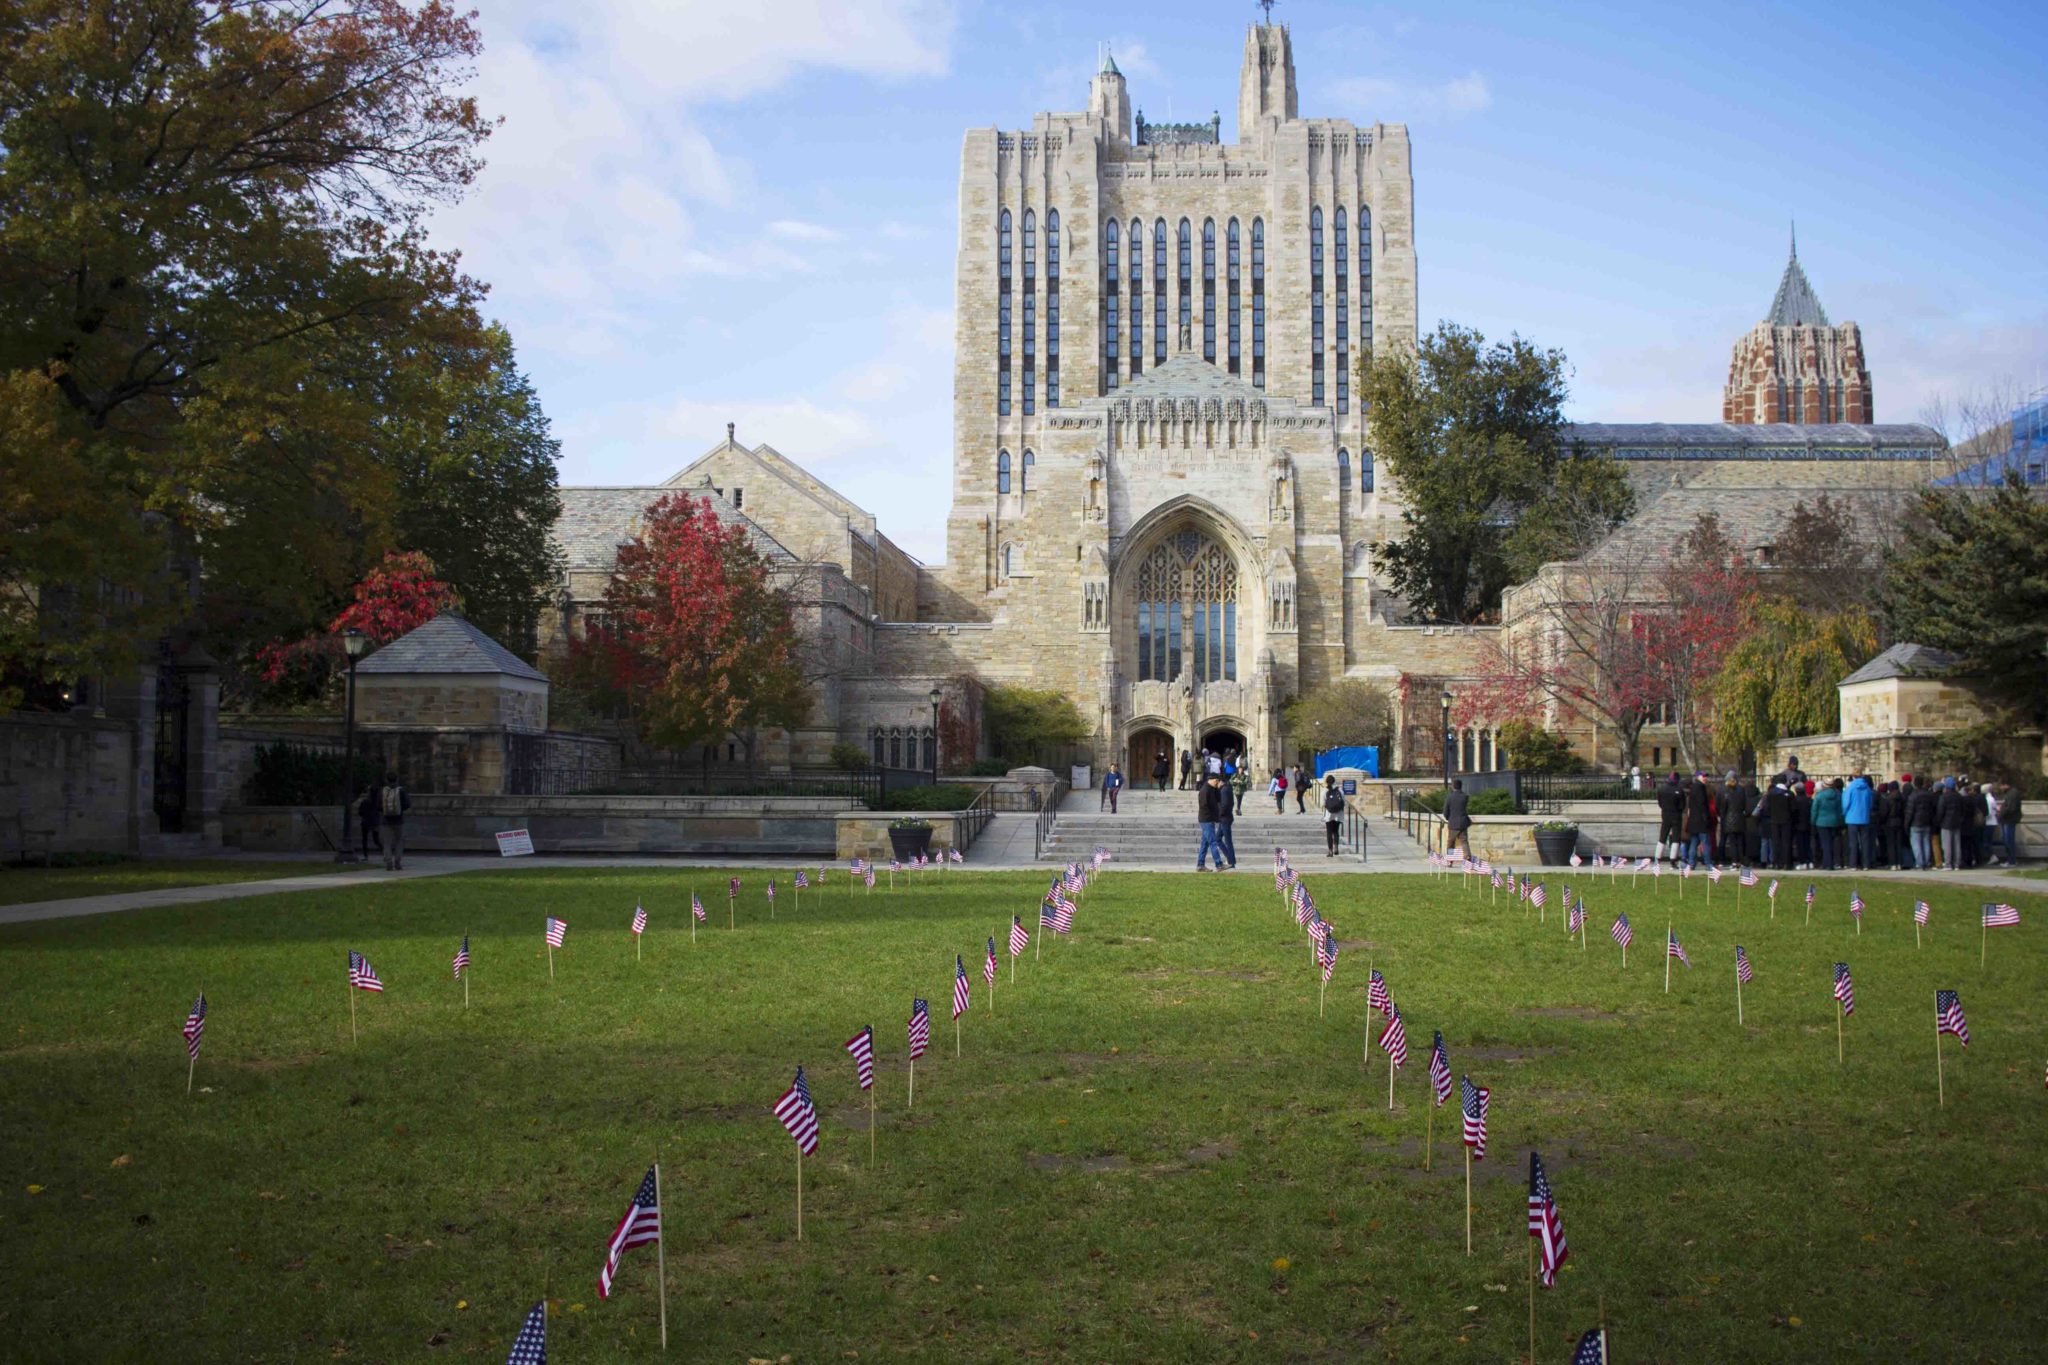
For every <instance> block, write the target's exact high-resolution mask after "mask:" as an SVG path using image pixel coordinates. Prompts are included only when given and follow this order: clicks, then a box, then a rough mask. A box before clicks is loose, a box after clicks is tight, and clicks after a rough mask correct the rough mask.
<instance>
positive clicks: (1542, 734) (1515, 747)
mask: <svg viewBox="0 0 2048 1365" xmlns="http://www.w3.org/2000/svg"><path fill="white" fill-rule="evenodd" d="M1499 738H1500V747H1501V748H1502V749H1503V750H1504V751H1506V753H1507V757H1508V764H1509V766H1510V767H1512V768H1514V769H1515V771H1517V772H1521V773H1528V774H1530V775H1532V776H1536V775H1541V774H1543V773H1575V772H1580V771H1583V770H1584V768H1585V766H1586V761H1585V760H1584V759H1582V758H1580V757H1579V756H1578V754H1577V753H1576V752H1574V751H1573V749H1572V746H1571V744H1570V742H1569V741H1567V740H1566V739H1565V738H1564V737H1563V736H1561V735H1553V734H1552V733H1550V731H1548V730H1546V729H1544V728H1543V727H1542V726H1540V725H1537V724H1535V723H1534V722H1532V721H1526V720H1511V721H1509V722H1508V723H1507V724H1506V725H1503V726H1501V727H1500V736H1499Z"/></svg>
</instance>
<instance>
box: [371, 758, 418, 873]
mask: <svg viewBox="0 0 2048 1365" xmlns="http://www.w3.org/2000/svg"><path fill="white" fill-rule="evenodd" d="M411 809H412V793H411V792H409V791H407V790H406V789H405V788H404V786H402V785H401V784H400V783H399V781H398V772H397V770H396V769H393V770H392V771H390V772H387V773H385V774H384V785H383V786H382V787H381V788H379V789H378V792H377V823H378V824H379V825H381V826H383V828H384V870H385V871H386V872H403V871H405V813H406V812H407V811H409V810H411Z"/></svg>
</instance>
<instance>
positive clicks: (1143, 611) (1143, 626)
mask: <svg viewBox="0 0 2048 1365" xmlns="http://www.w3.org/2000/svg"><path fill="white" fill-rule="evenodd" d="M1151 679H1152V604H1151V603H1150V602H1140V603H1138V680H1139V681H1140V682H1149V681H1151Z"/></svg>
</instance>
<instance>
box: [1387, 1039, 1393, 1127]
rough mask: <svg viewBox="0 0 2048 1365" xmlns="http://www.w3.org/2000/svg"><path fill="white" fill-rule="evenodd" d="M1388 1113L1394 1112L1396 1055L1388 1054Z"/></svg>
mask: <svg viewBox="0 0 2048 1365" xmlns="http://www.w3.org/2000/svg"><path fill="white" fill-rule="evenodd" d="M1387 1112H1388V1113H1389V1114H1391V1113H1393V1112H1394V1054H1393V1053H1391V1052H1389V1053H1388V1054H1387Z"/></svg>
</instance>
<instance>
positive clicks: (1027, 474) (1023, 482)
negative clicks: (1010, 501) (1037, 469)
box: [1017, 450, 1038, 493]
mask: <svg viewBox="0 0 2048 1365" xmlns="http://www.w3.org/2000/svg"><path fill="white" fill-rule="evenodd" d="M1037 463H1038V457H1037V456H1036V455H1033V454H1032V453H1031V452H1030V451H1028V450H1027V451H1025V452H1024V460H1023V462H1022V463H1021V464H1019V465H1018V466H1017V491H1018V492H1019V493H1029V492H1030V491H1031V467H1032V466H1033V465H1035V464H1037Z"/></svg>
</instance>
